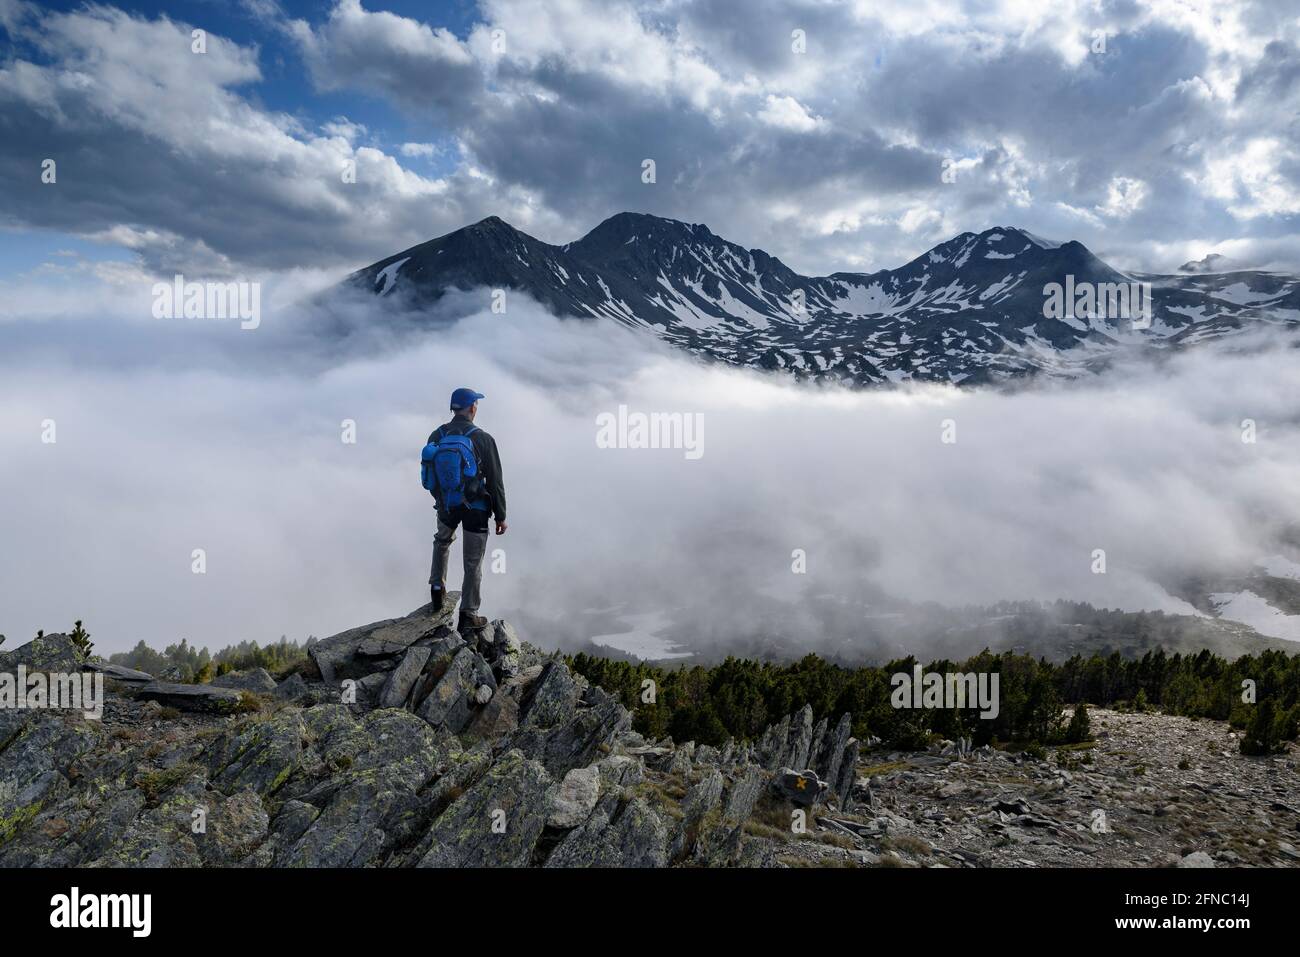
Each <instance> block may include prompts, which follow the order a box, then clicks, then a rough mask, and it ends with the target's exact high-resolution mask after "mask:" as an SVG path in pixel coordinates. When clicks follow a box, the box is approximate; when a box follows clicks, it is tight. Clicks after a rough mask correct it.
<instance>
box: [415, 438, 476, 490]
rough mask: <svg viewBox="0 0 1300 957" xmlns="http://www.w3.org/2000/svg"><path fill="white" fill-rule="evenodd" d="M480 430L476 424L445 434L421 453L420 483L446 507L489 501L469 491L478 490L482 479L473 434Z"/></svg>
mask: <svg viewBox="0 0 1300 957" xmlns="http://www.w3.org/2000/svg"><path fill="white" fill-rule="evenodd" d="M477 431H478V428H477V427H476V426H470V428H469V430H468V431H466V432H463V433H461V434H459V435H443V437H442V439H441V440H440V441H438V442H430V443H429V444H428V445H426V446H425V447H424V450H423V451H422V452H421V453H420V484H421V485H423V486H424V487H425V488H426V489H427V490H428V491H429V493H430V494H432V495H434V496H435V497H438V496H439V495H441V498H440V499H439V500H440V502H441V504H442V507H443V508H449V509H450V508H460V507H461V506H464V505H468V506H469V507H470V508H480V509H481V508H487V503H485V502H477V501H475V502H471V501H469V500H468V497H469V495H471V494H476V493H477V492H478V490H479V486H480V485H481V484H482V479H481V477H480V476H479V470H478V459H477V458H476V457H475V455H474V443H473V442H471V441H470V436H471V435H473V434H474V433H475V432H477Z"/></svg>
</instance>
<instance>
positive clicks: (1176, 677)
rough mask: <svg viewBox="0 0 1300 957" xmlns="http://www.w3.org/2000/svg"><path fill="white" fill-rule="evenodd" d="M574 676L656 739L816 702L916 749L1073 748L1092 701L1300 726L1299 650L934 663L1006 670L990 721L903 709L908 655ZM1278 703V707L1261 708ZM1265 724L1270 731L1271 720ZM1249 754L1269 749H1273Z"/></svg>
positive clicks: (693, 734)
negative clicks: (1246, 683)
mask: <svg viewBox="0 0 1300 957" xmlns="http://www.w3.org/2000/svg"><path fill="white" fill-rule="evenodd" d="M568 661H569V664H570V666H571V667H572V668H573V670H574V671H575V672H577V673H578V674H581V675H583V676H585V677H586V678H587V679H588V680H589V681H591V682H593V683H594V684H597V685H599V686H600V687H602V688H604V689H605V690H606V691H609V692H610V693H611V694H614V695H616V696H617V697H618V698H619V699H620V700H621V701H622V702H623V704H624V705H625V706H626V707H627V708H628V709H629V710H631V711H632V712H633V714H634V715H635V721H634V727H635V728H636V730H637V731H639V732H641V733H642V734H644V735H646V736H648V737H655V738H661V737H666V736H671V737H672V738H673V740H675V741H688V740H693V741H696V742H698V743H700V744H711V745H715V746H716V745H720V744H722V743H724V742H725V741H726V740H727V738H729V737H731V738H736V739H737V740H741V739H744V740H749V741H755V740H757V739H758V738H759V736H760V735H761V734H762V733H763V730H764V729H765V728H766V727H767V726H768V725H769V724H772V723H774V722H777V721H779V720H780V719H781V717H782V716H783V715H787V714H790V713H791V712H793V711H797V710H798V709H799V708H801V707H803V705H804V704H805V703H807V704H810V705H811V706H812V709H813V714H814V718H815V719H820V718H823V717H827V718H830V719H832V720H833V719H834V718H836V717H837V716H838V715H840V714H842V713H844V712H846V711H847V712H850V713H851V714H852V715H853V734H854V735H855V736H857V737H858V738H859V739H862V740H865V739H866V738H868V737H869V736H873V735H874V736H876V737H879V738H880V739H881V740H882V741H883V742H884V743H885V744H886V745H887V746H889V747H894V748H900V749H905V750H906V749H914V748H918V747H922V746H924V745H925V744H926V743H927V742H928V741H929V740H931V739H932V738H935V737H942V738H954V739H955V738H957V737H959V736H967V737H970V738H971V739H972V740H973V743H974V745H975V746H976V747H979V746H980V745H983V744H991V743H999V742H1001V743H1012V742H1016V743H1019V744H1021V745H1022V746H1029V745H1033V744H1039V745H1065V744H1070V743H1076V742H1081V741H1086V740H1087V738H1088V736H1090V734H1091V731H1090V728H1089V719H1088V713H1087V709H1086V708H1076V709H1075V712H1074V716H1073V718H1072V719H1071V720H1070V721H1069V722H1068V724H1067V722H1066V721H1065V720H1064V716H1063V714H1062V712H1063V710H1064V708H1065V707H1066V706H1067V705H1071V704H1082V703H1083V702H1089V703H1091V704H1093V705H1097V706H1100V707H1107V708H1132V707H1134V706H1135V705H1136V706H1137V707H1139V708H1156V709H1159V710H1161V711H1164V712H1167V713H1170V714H1178V715H1185V716H1189V717H1197V718H1199V717H1204V718H1212V719H1215V720H1219V721H1228V722H1230V723H1231V724H1232V725H1233V726H1234V727H1237V728H1247V726H1248V725H1250V726H1251V727H1252V728H1254V729H1255V730H1254V731H1252V732H1248V733H1247V735H1246V737H1245V739H1244V740H1243V750H1244V748H1245V746H1246V742H1247V741H1249V742H1252V745H1251V746H1252V747H1264V748H1272V749H1276V748H1278V747H1280V746H1281V744H1280V743H1281V742H1282V741H1285V740H1294V739H1295V737H1296V735H1297V730H1298V729H1300V655H1290V654H1286V653H1284V652H1281V651H1273V650H1268V651H1264V652H1262V653H1261V654H1258V655H1246V656H1243V657H1241V658H1238V659H1237V660H1235V661H1228V660H1226V659H1224V658H1221V657H1219V656H1218V655H1215V654H1212V653H1211V652H1209V651H1202V652H1200V653H1199V654H1195V655H1182V654H1173V655H1169V654H1166V653H1165V652H1164V651H1163V650H1159V651H1155V652H1147V653H1146V654H1144V655H1143V656H1142V657H1140V658H1136V659H1125V658H1123V657H1122V656H1121V655H1120V654H1119V653H1118V652H1115V653H1112V654H1110V655H1093V656H1091V657H1089V658H1084V657H1082V656H1080V655H1075V656H1074V657H1072V658H1070V659H1069V660H1067V661H1064V662H1062V663H1060V664H1053V663H1051V662H1049V661H1047V660H1046V659H1036V658H1033V657H1031V656H1029V655H1020V654H1015V653H1012V652H1004V653H1002V654H994V653H992V652H990V651H988V650H985V651H983V652H981V653H980V654H978V655H976V656H974V657H973V658H970V659H967V660H966V661H964V662H952V661H935V662H931V663H930V664H929V665H927V666H926V668H925V670H926V672H927V673H930V672H977V673H978V672H988V673H996V674H998V675H999V697H1000V701H999V704H1000V707H999V711H998V715H997V716H996V717H995V718H992V719H981V718H980V717H979V711H978V708H976V707H968V708H960V709H952V708H939V709H932V710H930V709H916V710H909V709H896V708H894V707H893V706H892V705H891V704H890V700H889V699H890V691H891V686H890V677H891V676H892V675H894V674H896V673H898V672H904V673H908V674H910V673H911V671H912V667H913V665H914V664H916V663H917V662H916V660H915V659H914V658H911V657H908V658H903V659H899V660H896V661H891V662H889V663H887V664H885V665H884V666H882V667H862V668H845V667H841V666H838V665H834V664H831V663H829V662H827V661H825V660H823V659H821V658H819V657H817V656H816V655H807V656H806V657H804V658H802V659H800V660H799V661H797V662H795V663H793V664H786V665H777V664H769V663H762V662H756V661H750V660H746V659H740V658H728V659H726V660H725V661H723V662H722V663H721V664H719V665H716V666H714V667H703V666H699V665H697V666H695V667H685V666H682V667H678V668H673V669H667V668H661V667H657V666H654V665H648V664H644V663H633V662H627V661H615V660H610V659H606V658H597V657H593V656H590V655H587V654H579V655H576V656H573V657H572V658H569V659H568ZM1245 679H1251V680H1254V681H1255V682H1256V686H1257V688H1258V689H1259V690H1258V697H1259V702H1260V703H1259V705H1256V704H1248V703H1245V702H1243V701H1242V681H1243V680H1245ZM646 681H651V682H653V683H654V685H653V689H654V699H655V700H654V703H653V704H651V703H648V702H643V701H642V695H643V693H644V691H645V687H646V686H645V685H644V682H646ZM1265 701H1267V702H1269V705H1268V709H1267V710H1266V709H1265V708H1264V707H1263V704H1264V702H1265ZM1266 726H1267V727H1266ZM1250 753H1267V752H1265V751H1259V752H1250Z"/></svg>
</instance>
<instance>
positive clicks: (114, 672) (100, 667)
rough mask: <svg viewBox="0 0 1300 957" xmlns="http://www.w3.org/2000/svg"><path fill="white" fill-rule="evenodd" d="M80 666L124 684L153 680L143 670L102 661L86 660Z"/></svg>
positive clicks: (84, 669) (151, 676)
mask: <svg viewBox="0 0 1300 957" xmlns="http://www.w3.org/2000/svg"><path fill="white" fill-rule="evenodd" d="M81 668H82V670H83V671H97V672H99V673H100V674H102V675H103V676H104V677H105V678H108V679H109V680H110V681H121V682H123V683H125V684H140V685H146V684H148V683H149V682H151V681H153V680H154V677H153V675H151V674H146V673H145V672H143V671H136V670H135V669H134V668H125V667H123V666H122V665H110V664H105V663H104V662H102V661H88V662H86V663H85V664H84V665H82V666H81Z"/></svg>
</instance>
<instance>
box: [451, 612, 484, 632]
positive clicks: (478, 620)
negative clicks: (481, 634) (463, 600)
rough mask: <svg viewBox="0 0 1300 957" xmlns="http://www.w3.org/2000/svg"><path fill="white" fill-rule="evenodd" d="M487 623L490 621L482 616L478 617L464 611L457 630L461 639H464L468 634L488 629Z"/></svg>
mask: <svg viewBox="0 0 1300 957" xmlns="http://www.w3.org/2000/svg"><path fill="white" fill-rule="evenodd" d="M487 623H488V620H487V619H486V618H484V617H483V616H482V615H476V614H474V613H473V612H471V611H462V612H461V613H460V621H459V622H458V623H457V625H456V630H457V631H458V632H460V634H461V637H462V638H463V637H464V636H465V633H466V632H470V631H482V630H483V629H484V628H486V627H487Z"/></svg>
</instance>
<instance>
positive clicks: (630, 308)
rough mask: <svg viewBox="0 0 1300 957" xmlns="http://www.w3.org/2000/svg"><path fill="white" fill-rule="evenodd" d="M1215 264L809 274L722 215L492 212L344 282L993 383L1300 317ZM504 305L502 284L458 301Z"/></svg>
mask: <svg viewBox="0 0 1300 957" xmlns="http://www.w3.org/2000/svg"><path fill="white" fill-rule="evenodd" d="M1212 268H1213V264H1207V265H1206V266H1205V270H1202V271H1195V272H1192V271H1188V272H1182V273H1179V274H1173V275H1136V274H1135V275H1128V274H1125V273H1122V272H1120V271H1119V270H1116V269H1114V268H1112V267H1111V266H1109V265H1108V264H1107V263H1105V262H1103V261H1102V260H1100V259H1098V258H1097V257H1096V256H1094V255H1093V254H1092V253H1091V252H1090V251H1089V250H1088V249H1087V248H1086V247H1085V246H1083V245H1082V244H1081V243H1078V242H1074V241H1071V242H1064V243H1057V242H1052V241H1049V240H1045V239H1042V238H1040V237H1037V236H1035V235H1033V234H1031V233H1028V232H1026V231H1024V230H1022V229H1017V228H1014V227H996V228H993V229H988V230H985V231H984V232H982V233H979V234H975V233H962V234H961V235H959V236H956V237H954V238H953V239H950V240H948V241H947V242H944V243H941V244H939V245H938V246H935V247H934V248H933V249H931V250H929V251H928V252H926V253H924V254H923V255H921V256H918V257H917V258H916V259H914V260H912V261H911V262H909V263H907V264H905V265H903V266H901V267H899V268H897V269H884V270H880V271H878V272H874V273H850V272H837V273H832V274H831V275H829V276H819V277H818V276H801V275H799V274H798V273H795V272H794V271H793V270H791V269H790V268H788V267H787V266H786V265H785V264H784V263H782V262H781V261H780V260H779V259H776V258H775V257H773V256H770V255H768V254H767V253H765V252H764V251H762V250H761V249H745V248H743V247H741V246H738V245H736V244H735V243H731V242H728V241H727V240H725V239H722V238H721V237H719V236H716V235H714V234H713V233H712V232H710V231H709V229H708V227H706V226H704V225H701V224H693V225H692V224H688V223H682V222H678V221H676V220H671V219H663V218H660V217H657V216H650V215H646V214H640V213H620V214H618V215H616V216H612V217H610V218H609V219H607V220H605V221H604V222H603V223H601V224H600V225H599V226H597V227H596V228H595V229H593V230H592V231H591V232H590V233H588V234H587V235H586V236H584V237H582V238H581V239H579V240H578V241H576V242H572V243H568V244H566V245H563V246H553V245H550V244H548V243H543V242H541V241H539V240H537V239H534V238H533V237H531V236H529V235H527V234H526V233H523V232H521V231H520V230H517V229H515V228H514V227H513V226H511V225H509V224H508V223H506V222H504V221H502V220H501V219H498V218H497V217H490V218H488V219H485V220H483V221H481V222H478V223H475V224H473V225H471V226H466V227H464V228H463V229H459V230H457V231H455V232H453V233H449V234H447V235H446V236H441V237H439V238H437V239H433V240H430V241H429V242H426V243H422V244H421V245H418V246H414V247H412V248H410V249H406V250H403V251H402V252H399V253H396V254H394V255H392V256H389V257H387V258H385V259H381V260H380V261H378V262H376V263H374V264H373V265H371V266H368V267H366V268H365V269H362V270H359V271H358V272H356V273H354V274H353V275H351V276H350V277H348V279H347V280H346V281H345V283H344V285H345V287H346V288H350V289H354V290H361V291H363V292H365V293H367V294H374V295H375V296H377V297H380V298H381V299H384V300H385V301H387V302H390V303H393V304H395V305H400V307H401V308H402V309H403V310H410V311H412V313H413V314H414V315H415V316H416V317H417V321H420V320H419V318H418V317H421V316H432V315H433V314H434V313H435V312H436V310H433V309H432V308H431V307H433V306H434V305H435V304H437V303H444V304H445V302H444V297H446V296H447V294H448V293H449V292H451V291H454V290H466V291H469V290H493V289H506V290H516V291H519V292H523V293H525V294H527V295H528V296H530V297H532V298H533V299H536V300H537V301H538V302H540V303H542V304H543V305H544V306H545V307H546V308H548V309H549V310H551V311H552V312H554V313H556V314H557V315H561V316H575V317H585V318H597V319H607V320H613V321H616V322H619V323H622V324H625V325H628V326H633V327H636V328H642V329H647V330H650V331H652V332H653V333H654V334H656V335H658V336H659V337H661V338H662V339H664V340H666V341H667V342H670V343H672V344H674V345H676V346H679V347H681V348H683V349H686V350H688V351H690V352H693V353H695V354H697V355H700V356H702V357H705V358H708V359H712V360H717V361H721V362H725V363H729V364H732V365H740V366H752V367H757V368H764V369H770V370H780V371H783V372H786V373H788V374H790V375H792V376H795V377H797V378H800V379H816V380H835V381H844V382H850V383H854V384H858V385H872V384H879V383H885V382H901V381H906V380H910V379H916V380H927V381H941V382H953V383H965V384H976V383H987V382H993V381H999V380H1005V379H1009V378H1015V377H1019V376H1024V375H1040V374H1042V375H1052V376H1072V375H1077V374H1079V373H1081V372H1083V371H1085V370H1089V369H1095V368H1099V367H1101V366H1104V365H1105V364H1106V363H1107V362H1109V361H1111V360H1112V359H1113V358H1114V357H1115V356H1116V355H1118V354H1120V353H1121V352H1123V351H1126V350H1131V349H1134V348H1136V349H1143V348H1153V349H1158V350H1167V349H1173V348H1180V347H1182V346H1185V345H1189V344H1192V343H1196V342H1202V341H1205V340H1209V339H1216V338H1219V337H1222V336H1225V335H1230V334H1232V333H1236V332H1240V331H1243V330H1246V329H1252V328H1259V327H1263V326H1270V325H1276V326H1286V327H1290V326H1294V325H1296V324H1297V323H1300V282H1298V281H1297V279H1296V278H1295V277H1291V276H1284V275H1278V274H1274V273H1267V272H1257V271H1213V272H1212V271H1208V270H1210V269H1212ZM1052 283H1057V284H1060V285H1061V286H1062V287H1065V286H1066V284H1067V283H1069V284H1070V287H1069V288H1082V286H1083V284H1112V283H1115V284H1127V283H1149V284H1150V292H1151V301H1152V306H1151V310H1150V314H1149V320H1150V324H1149V327H1142V324H1141V323H1139V325H1138V327H1135V324H1134V321H1133V319H1134V313H1133V311H1132V310H1130V311H1129V312H1123V311H1121V310H1118V309H1116V308H1114V307H1113V306H1110V305H1106V304H1099V305H1098V306H1097V307H1096V308H1087V307H1086V306H1085V307H1084V308H1079V307H1078V304H1077V302H1075V304H1074V306H1073V307H1071V308H1070V309H1069V310H1067V311H1066V312H1065V313H1064V314H1063V315H1061V316H1060V317H1059V318H1057V317H1053V318H1049V317H1048V315H1047V313H1045V310H1044V303H1045V298H1046V294H1045V290H1046V289H1047V288H1048V287H1049V285H1050V284H1052ZM487 302H488V300H487V299H486V293H484V296H483V297H482V298H480V299H476V300H473V303H472V304H470V305H466V304H465V303H463V302H462V303H461V304H460V306H459V307H458V308H479V309H481V308H484V307H485V306H486V304H487ZM428 321H430V322H433V321H434V320H433V319H429V320H428Z"/></svg>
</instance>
